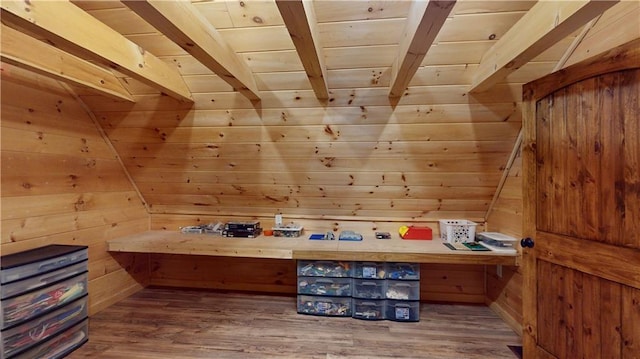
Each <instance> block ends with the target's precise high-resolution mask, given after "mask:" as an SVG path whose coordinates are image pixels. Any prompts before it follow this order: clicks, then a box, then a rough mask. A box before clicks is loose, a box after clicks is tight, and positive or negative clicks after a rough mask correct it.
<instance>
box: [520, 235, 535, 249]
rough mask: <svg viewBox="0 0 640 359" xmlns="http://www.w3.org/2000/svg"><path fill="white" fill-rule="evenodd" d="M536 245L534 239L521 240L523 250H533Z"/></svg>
mask: <svg viewBox="0 0 640 359" xmlns="http://www.w3.org/2000/svg"><path fill="white" fill-rule="evenodd" d="M535 244H536V243H535V242H534V241H533V239H531V238H529V237H527V238H522V239H521V240H520V245H521V246H522V248H533V246H534V245H535Z"/></svg>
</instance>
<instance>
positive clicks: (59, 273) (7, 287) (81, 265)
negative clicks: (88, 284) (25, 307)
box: [0, 260, 87, 299]
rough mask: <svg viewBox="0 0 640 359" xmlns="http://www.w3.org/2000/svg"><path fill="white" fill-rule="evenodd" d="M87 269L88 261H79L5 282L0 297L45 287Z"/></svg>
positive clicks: (0, 288)
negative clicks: (32, 275) (50, 270)
mask: <svg viewBox="0 0 640 359" xmlns="http://www.w3.org/2000/svg"><path fill="white" fill-rule="evenodd" d="M86 271H87V261H86V260H85V261H82V262H78V263H76V264H72V265H70V266H68V267H63V268H60V269H57V270H54V271H52V272H47V273H44V274H40V275H36V276H34V277H29V278H27V279H23V280H19V281H16V282H11V283H7V284H3V285H2V286H1V287H0V298H1V299H5V298H8V297H12V296H14V295H17V294H21V293H25V292H28V291H30V290H34V289H38V288H42V287H45V286H47V285H49V284H51V283H55V282H57V281H59V280H61V279H65V278H69V277H73V276H74V275H78V274H80V273H82V272H86Z"/></svg>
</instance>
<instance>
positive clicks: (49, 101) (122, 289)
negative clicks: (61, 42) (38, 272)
mask: <svg viewBox="0 0 640 359" xmlns="http://www.w3.org/2000/svg"><path fill="white" fill-rule="evenodd" d="M1 73H2V100H1V101H2V108H1V110H2V125H1V126H2V134H1V136H2V149H1V156H2V164H1V166H2V174H1V182H2V197H1V201H2V222H1V225H2V230H1V231H2V245H1V246H0V252H1V253H2V254H3V255H4V254H10V253H15V252H19V251H22V250H27V249H30V248H35V247H39V246H42V245H46V244H53V243H55V244H77V245H87V246H89V294H90V295H89V303H90V313H94V312H97V311H99V310H100V309H102V308H105V307H107V306H109V305H111V304H113V303H115V302H116V301H118V300H120V299H122V298H125V297H127V296H129V295H130V294H132V293H134V292H136V291H137V290H139V289H141V288H142V287H143V286H144V285H145V284H146V281H147V280H146V273H148V256H147V255H137V256H136V255H129V254H125V253H119V254H117V255H114V254H110V253H108V252H107V250H106V243H105V241H106V240H108V239H111V238H115V237H120V236H123V235H129V234H133V233H137V232H141V231H144V230H147V229H148V226H149V215H148V214H147V213H146V210H145V207H144V206H143V204H142V202H141V200H140V198H139V196H138V195H137V193H136V191H135V190H134V187H133V186H132V184H131V182H130V181H129V179H128V178H127V176H126V175H125V173H124V171H123V169H122V166H121V165H120V163H119V162H118V160H117V158H116V154H115V152H114V151H113V150H112V148H111V147H110V146H109V145H108V144H107V142H105V140H104V138H103V137H102V135H101V132H100V131H99V128H98V127H97V126H96V124H95V123H94V121H93V120H92V118H91V117H90V116H89V114H88V113H87V111H86V110H85V108H83V106H82V105H81V103H79V102H78V100H77V99H76V98H74V97H73V96H72V95H71V94H70V92H68V91H67V90H66V89H65V88H64V87H62V86H61V85H60V84H59V83H57V82H54V81H52V80H48V79H46V78H43V77H41V76H38V75H34V74H33V73H27V72H24V71H22V70H20V69H17V68H15V67H12V66H10V65H7V64H2V71H1Z"/></svg>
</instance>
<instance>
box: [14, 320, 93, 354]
mask: <svg viewBox="0 0 640 359" xmlns="http://www.w3.org/2000/svg"><path fill="white" fill-rule="evenodd" d="M88 338H89V319H88V318H87V319H85V320H83V321H82V322H81V323H78V324H76V325H75V326H73V327H71V328H69V329H67V330H65V331H64V332H62V333H59V334H58V335H56V336H54V337H51V338H49V340H46V341H44V342H42V343H41V344H39V345H37V346H36V347H34V348H32V349H29V350H27V351H26V352H22V353H20V354H18V355H16V356H15V357H13V358H11V359H45V358H46V359H60V358H63V357H65V356H67V355H69V353H71V352H72V351H74V350H76V349H78V348H79V347H80V346H82V344H84V343H86V342H87V340H88Z"/></svg>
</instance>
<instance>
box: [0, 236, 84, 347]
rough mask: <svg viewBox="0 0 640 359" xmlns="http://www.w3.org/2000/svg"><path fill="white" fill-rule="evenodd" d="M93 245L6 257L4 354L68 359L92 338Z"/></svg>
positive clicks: (1, 276)
mask: <svg viewBox="0 0 640 359" xmlns="http://www.w3.org/2000/svg"><path fill="white" fill-rule="evenodd" d="M87 263H88V248H87V247H86V246H72V245H48V246H44V247H40V248H36V249H31V250H28V251H24V252H20V253H14V254H10V255H6V256H2V257H1V258H0V282H1V283H2V286H1V288H0V329H2V341H0V358H1V359H13V358H41V357H42V358H62V357H64V356H66V355H67V354H69V353H71V351H73V350H74V349H76V348H78V347H79V346H80V345H82V344H84V343H85V342H86V341H87V338H88V334H89V333H88V326H87V323H88V318H87V316H88V308H87V304H88V292H87V285H88V274H87Z"/></svg>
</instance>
